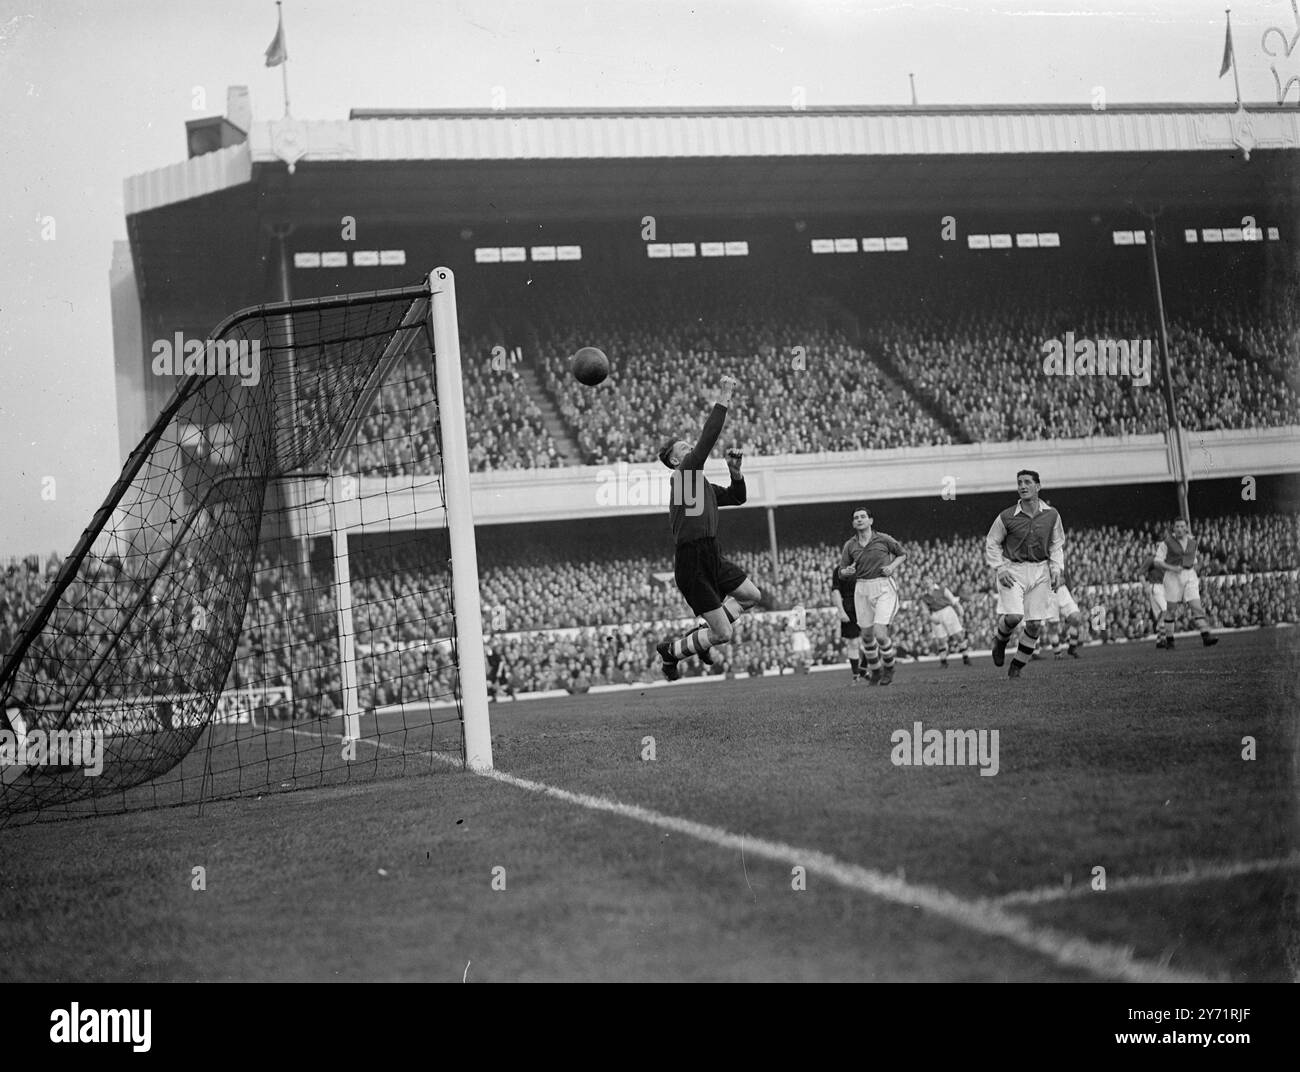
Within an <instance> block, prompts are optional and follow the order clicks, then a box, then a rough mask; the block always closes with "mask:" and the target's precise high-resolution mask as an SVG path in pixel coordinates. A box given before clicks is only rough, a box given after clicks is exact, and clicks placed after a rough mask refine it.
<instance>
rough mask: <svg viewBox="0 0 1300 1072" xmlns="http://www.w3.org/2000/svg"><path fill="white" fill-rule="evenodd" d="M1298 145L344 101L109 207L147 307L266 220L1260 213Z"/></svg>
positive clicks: (226, 273)
mask: <svg viewBox="0 0 1300 1072" xmlns="http://www.w3.org/2000/svg"><path fill="white" fill-rule="evenodd" d="M1243 149H1245V150H1249V153H1250V155H1249V160H1247V159H1246V155H1247V153H1246V152H1243ZM1296 150H1300V110H1298V109H1295V108H1285V107H1277V106H1272V105H1260V106H1252V107H1251V108H1250V109H1249V111H1247V112H1237V111H1236V110H1235V109H1234V108H1232V107H1231V106H1220V105H1173V104H1170V105H1144V106H1131V105H1119V106H1108V107H1107V108H1105V109H1104V110H1094V109H1093V108H1091V107H1089V106H1087V105H1082V106H1080V105H1040V106H1031V107H1026V106H1016V107H1007V106H983V107H901V108H870V107H842V108H835V107H831V108H808V109H806V110H796V109H793V108H790V107H785V108H711V109H699V108H685V109H637V110H626V109H546V110H517V109H515V110H511V111H490V110H486V111H402V110H398V111H394V110H383V111H379V110H356V111H354V112H353V113H352V116H351V118H349V119H347V120H339V121H302V120H294V119H286V120H280V121H275V122H258V123H253V124H252V128H251V130H250V131H249V137H248V140H247V141H246V142H243V143H241V144H237V145H233V146H230V147H228V148H224V149H218V150H216V151H214V152H210V153H206V154H204V155H199V156H195V157H193V158H192V159H189V160H186V161H184V162H182V163H178V164H175V165H172V166H170V167H166V168H162V169H160V170H157V171H153V172H149V173H146V174H143V175H139V176H134V177H132V178H129V179H127V180H126V190H125V202H126V212H127V216H128V231H129V235H130V238H131V246H132V254H133V259H134V263H135V268H136V274H137V279H138V281H139V283H140V286H141V293H142V297H143V298H145V300H146V302H147V301H148V297H149V293H150V290H151V288H156V287H162V286H166V287H168V288H172V289H179V290H181V291H184V290H186V289H187V283H188V284H189V285H190V286H194V287H197V286H199V285H200V283H199V280H198V278H197V277H196V276H195V271H196V269H195V267H194V262H195V253H196V250H202V251H203V256H204V258H205V259H207V260H208V266H207V267H208V270H205V271H204V272H203V273H202V275H203V277H204V282H203V283H202V285H204V286H208V287H210V286H211V285H212V282H211V281H212V280H213V279H214V278H216V279H227V280H238V281H244V280H247V279H248V277H249V275H250V272H251V271H252V269H253V266H254V265H256V264H257V263H258V260H259V258H261V257H263V256H265V253H266V249H267V239H266V230H267V227H268V226H270V225H271V221H273V220H275V219H277V218H279V219H287V220H292V221H293V222H294V223H295V224H296V225H313V224H318V225H322V226H324V225H332V226H337V225H338V221H339V220H340V218H341V217H343V216H346V215H351V216H359V215H360V214H361V213H363V212H364V213H365V214H366V217H367V219H368V220H369V221H371V222H372V223H373V222H375V220H376V218H377V217H378V218H380V219H381V220H382V222H384V223H390V224H395V225H402V224H408V223H420V224H430V223H436V224H454V225H460V224H471V225H472V224H485V223H490V222H494V221H503V220H504V221H509V222H511V223H523V222H531V221H538V222H551V221H554V222H559V221H570V220H582V221H599V220H618V219H624V220H625V219H629V218H634V219H639V218H640V217H641V216H642V215H643V214H645V213H663V214H671V215H675V216H678V217H683V216H685V217H696V218H699V217H738V216H780V215H790V216H795V217H799V216H803V215H810V214H818V215H820V216H823V217H832V216H861V215H863V214H871V215H873V216H875V217H879V216H881V215H886V214H899V215H901V214H906V213H928V212H937V213H940V214H943V213H949V212H960V211H972V210H976V211H994V212H1003V213H1005V212H1009V211H1016V212H1029V211H1039V210H1043V211H1092V212H1101V213H1104V212H1119V211H1128V212H1132V211H1134V210H1147V209H1153V210H1154V209H1179V208H1197V207H1204V208H1206V209H1211V208H1212V209H1215V210H1219V211H1224V210H1231V209H1235V208H1237V207H1239V206H1244V208H1245V211H1253V212H1266V211H1270V210H1271V211H1275V212H1276V211H1280V210H1282V209H1286V210H1289V209H1291V208H1292V207H1293V206H1294V205H1295V203H1296V201H1297V190H1298V188H1300V181H1298V178H1300V169H1298V167H1297V165H1298V164H1300V153H1298V152H1297V151H1296ZM214 259H215V261H217V262H219V263H217V264H214V263H213V260H214ZM214 267H216V268H219V269H220V270H219V271H215V272H214V271H211V269H212V268H214ZM222 300H223V303H224V304H225V305H226V307H230V308H233V307H235V306H236V305H238V304H239V303H240V301H241V296H240V295H239V294H235V293H231V294H229V295H223V296H222Z"/></svg>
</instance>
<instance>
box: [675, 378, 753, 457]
mask: <svg viewBox="0 0 1300 1072" xmlns="http://www.w3.org/2000/svg"><path fill="white" fill-rule="evenodd" d="M738 382H739V381H738V380H737V379H736V377H734V376H723V377H722V379H721V380H719V381H718V400H717V402H715V403H714V405H713V412H711V413H710V414H709V417H708V420H706V421H705V422H704V431H702V432H701V433H700V438H699V441H698V442H697V443H696V444H695V448H694V449H693V450H692V451H691V452H690V453H689V454H687V455H686V457H685V458H683V459H682V463H681V465H680V466H679V468H681V469H703V468H704V463H705V462H706V461H708V459H709V454H710V453H712V451H713V446H714V444H715V443H717V441H718V436H720V435H721V434H722V425H723V424H724V423H725V422H726V419H727V407H728V406H729V405H731V395H732V392H733V391H734V390H735V389H736V385H737V383H738Z"/></svg>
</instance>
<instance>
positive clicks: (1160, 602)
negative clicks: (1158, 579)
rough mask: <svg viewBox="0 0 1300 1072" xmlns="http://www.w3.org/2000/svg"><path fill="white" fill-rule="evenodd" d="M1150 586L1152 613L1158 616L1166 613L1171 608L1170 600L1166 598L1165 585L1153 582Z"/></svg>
mask: <svg viewBox="0 0 1300 1072" xmlns="http://www.w3.org/2000/svg"><path fill="white" fill-rule="evenodd" d="M1148 587H1149V588H1150V590H1151V613H1152V614H1154V615H1157V616H1159V615H1161V614H1164V612H1165V611H1167V610H1168V609H1169V600H1167V599H1166V598H1165V586H1164V585H1163V584H1153V585H1149V586H1148Z"/></svg>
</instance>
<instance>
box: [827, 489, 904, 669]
mask: <svg viewBox="0 0 1300 1072" xmlns="http://www.w3.org/2000/svg"><path fill="white" fill-rule="evenodd" d="M874 525H875V519H874V518H873V517H872V514H871V511H870V510H869V509H868V508H867V507H865V506H859V507H858V508H857V509H856V510H854V511H853V536H851V537H850V538H849V540H848V542H846V543H845V544H844V548H843V550H842V551H841V552H840V576H842V577H852V578H854V580H855V581H856V582H857V583H856V584H855V585H854V589H853V599H854V603H855V607H856V611H857V613H856V617H857V620H858V626H859V628H861V629H863V630H865V633H864V636H863V642H862V657H863V660H864V661H865V662H866V664H867V668H868V669H869V670H870V671H871V676H870V677H869V678H868V679H867V682H868V684H871V685H888V684H889V683H890V682H891V681H893V680H894V659H895V656H896V654H897V652H896V651H895V648H894V641H893V638H892V637H891V636H890V631H889V627H890V625H891V624H892V623H893V621H894V615H895V614H897V613H898V582H897V581H896V580H894V574H895V573H896V572H897V571H898V568H899V566H901V565H902V564H903V561H904V560H905V559H906V558H907V554H906V552H905V551H904V550H903V545H902V544H900V543H899V542H898V541H897V540H896V539H894V537H892V536H890V535H888V534H886V533H883V532H877V531H876V530H875V528H874Z"/></svg>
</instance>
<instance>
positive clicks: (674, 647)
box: [669, 625, 713, 663]
mask: <svg viewBox="0 0 1300 1072" xmlns="http://www.w3.org/2000/svg"><path fill="white" fill-rule="evenodd" d="M711 647H713V641H712V640H710V639H709V627H708V626H707V625H701V626H700V627H699V628H698V629H694V630H692V631H691V632H689V633H687V634H686V635H685V636H684V637H680V638H679V639H677V640H674V641H673V642H672V644H671V645H670V646H669V651H671V652H672V653H673V655H674V657H676V658H678V659H689V658H690V657H691V656H692V655H698V656H699V657H700V660H701V661H702V662H706V663H711V662H713V657H712V656H711V655H709V653H708V652H709V649H710V648H711Z"/></svg>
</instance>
